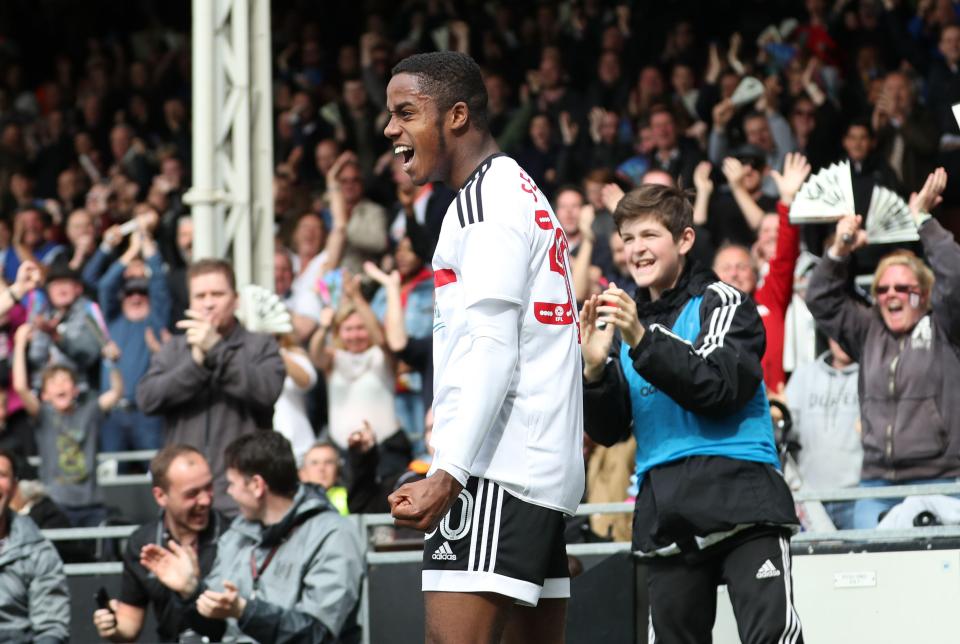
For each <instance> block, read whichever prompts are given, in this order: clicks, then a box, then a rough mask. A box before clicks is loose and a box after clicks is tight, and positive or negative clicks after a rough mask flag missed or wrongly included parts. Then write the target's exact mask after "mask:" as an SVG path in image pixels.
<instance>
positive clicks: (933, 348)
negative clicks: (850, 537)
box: [807, 168, 960, 528]
mask: <svg viewBox="0 0 960 644" xmlns="http://www.w3.org/2000/svg"><path fill="white" fill-rule="evenodd" d="M946 184H947V173H946V172H945V171H944V170H943V168H938V169H937V170H936V171H935V172H933V173H931V174H930V176H929V177H927V180H926V183H924V185H923V188H922V189H921V190H920V192H919V193H914V194H913V195H911V197H910V212H911V214H912V215H913V218H914V221H915V222H916V223H917V229H918V233H919V235H920V241H921V243H922V244H923V250H924V254H925V256H926V258H927V261H928V262H929V263H930V267H928V266H927V265H926V264H924V263H923V262H922V261H921V260H920V259H919V258H917V256H916V255H914V254H913V253H911V252H910V251H904V250H900V251H895V252H893V253H891V254H889V255H887V256H886V257H884V258H883V259H882V260H881V261H880V264H879V265H878V266H877V270H876V272H875V273H874V277H873V287H872V292H873V297H874V302H875V303H874V305H873V307H869V308H868V307H866V306H864V305H863V304H861V303H859V302H858V301H856V300H855V299H853V297H852V296H851V295H850V293H849V292H848V291H847V289H846V284H847V263H848V259H849V256H850V254H851V253H852V252H853V251H855V250H856V249H858V248H860V247H862V246H864V245H866V244H867V243H868V242H869V240H868V239H867V234H866V232H865V231H864V230H863V229H861V227H860V226H861V223H862V220H861V217H860V216H859V215H856V216H854V215H850V216H847V217H844V218H843V219H841V220H840V221H839V222H837V230H836V238H835V240H834V242H833V245H832V246H831V247H830V249H829V250H828V251H827V253H826V255H825V256H824V258H823V261H822V262H821V263H820V265H819V266H818V267H817V268H816V270H815V271H814V273H813V276H812V277H811V278H810V285H809V287H808V289H807V305H808V306H809V308H810V312H811V313H812V314H813V317H814V318H815V319H816V321H817V324H818V325H819V326H820V328H822V329H824V330H825V331H826V332H827V334H828V335H829V336H830V337H831V338H833V339H834V340H836V341H837V342H838V343H839V344H840V346H841V347H843V349H844V351H846V352H847V353H848V354H849V355H850V356H851V357H852V358H853V359H854V360H855V361H856V362H859V363H860V382H859V394H860V415H861V428H862V435H861V438H862V441H863V468H862V471H861V482H860V485H861V486H863V487H879V486H886V485H903V484H912V483H946V482H952V481H955V480H956V479H957V478H958V477H960V396H957V395H956V387H957V383H958V382H960V245H958V244H957V243H956V242H955V241H954V238H953V235H952V234H951V233H950V232H949V231H947V230H945V229H944V228H943V227H942V226H941V225H940V223H939V222H937V220H935V219H933V218H932V217H931V216H930V210H932V209H933V207H934V206H936V205H937V204H939V203H940V200H941V198H940V194H941V193H942V192H943V190H944V188H945V187H946ZM931 269H932V270H931ZM898 502H899V501H898V500H895V499H864V500H860V501H857V503H856V506H855V507H854V517H853V523H854V526H853V527H854V528H872V527H875V526H876V525H877V523H878V521H879V519H878V517H879V515H880V514H881V513H882V512H884V511H886V510H888V509H889V508H891V507H893V506H894V505H896V504H897V503H898Z"/></svg>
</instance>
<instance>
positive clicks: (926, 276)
mask: <svg viewBox="0 0 960 644" xmlns="http://www.w3.org/2000/svg"><path fill="white" fill-rule="evenodd" d="M891 266H906V267H907V268H908V269H910V270H911V271H912V272H913V274H914V275H915V276H916V277H917V283H918V284H919V285H920V296H921V298H922V299H923V300H924V301H925V302H926V308H928V309H929V308H930V291H932V290H933V279H934V278H933V271H932V270H930V267H929V266H927V265H926V264H924V263H923V260H921V259H920V258H919V257H917V256H916V255H915V254H914V253H913V251H910V250H906V249H900V250H895V251H893V252H892V253H890V254H889V255H885V256H884V257H883V259H881V260H880V263H879V264H877V270H876V271H874V273H873V283H872V284H871V285H870V295H872V296H873V298H874V299H876V298H877V286H878V285H879V284H880V278H881V277H882V276H883V274H884V273H885V272H886V270H887V269H888V268H890V267H891Z"/></svg>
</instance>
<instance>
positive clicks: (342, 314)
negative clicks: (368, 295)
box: [330, 298, 357, 349]
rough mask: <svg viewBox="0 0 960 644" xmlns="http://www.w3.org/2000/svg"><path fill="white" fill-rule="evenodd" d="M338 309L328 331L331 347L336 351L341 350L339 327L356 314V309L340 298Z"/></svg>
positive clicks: (341, 341)
mask: <svg viewBox="0 0 960 644" xmlns="http://www.w3.org/2000/svg"><path fill="white" fill-rule="evenodd" d="M341 300H342V301H341V303H340V307H339V308H338V309H337V313H336V315H334V316H333V325H332V326H331V329H330V334H331V336H332V337H331V341H332V342H333V346H334V347H336V348H337V349H343V348H344V347H343V340H341V339H340V327H341V326H342V325H343V323H344V321H345V320H346V319H347V318H348V317H350V316H351V315H353V314H354V313H357V307H356V306H354V305H353V304H347V303H346V298H341Z"/></svg>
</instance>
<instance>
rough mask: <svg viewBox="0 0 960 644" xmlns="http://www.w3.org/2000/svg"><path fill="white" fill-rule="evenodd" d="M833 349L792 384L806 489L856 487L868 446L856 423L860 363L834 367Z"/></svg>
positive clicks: (797, 374)
mask: <svg viewBox="0 0 960 644" xmlns="http://www.w3.org/2000/svg"><path fill="white" fill-rule="evenodd" d="M830 362H831V354H830V352H829V351H827V352H826V353H823V354H822V355H820V356H818V357H817V359H816V360H815V361H813V362H810V363H807V364H804V365H801V366H800V367H798V368H797V370H796V371H795V372H794V374H793V377H791V378H790V382H788V383H787V389H786V394H787V406H788V407H789V408H790V416H791V418H792V419H793V431H794V433H795V434H796V436H797V439H798V440H799V442H800V448H801V449H800V452H799V454H798V455H797V467H798V468H799V470H800V476H801V478H802V479H803V485H804V488H805V489H811V490H826V489H831V488H838V487H853V486H855V485H857V484H858V483H859V482H860V467H861V465H862V464H863V446H862V445H861V444H860V433H859V432H858V431H857V427H856V426H857V421H858V420H859V419H860V399H859V397H858V396H857V378H858V376H859V372H860V367H859V365H857V364H856V363H854V364H851V365H848V366H846V367H844V368H843V369H837V368H835V367H833V366H832V365H831V364H830Z"/></svg>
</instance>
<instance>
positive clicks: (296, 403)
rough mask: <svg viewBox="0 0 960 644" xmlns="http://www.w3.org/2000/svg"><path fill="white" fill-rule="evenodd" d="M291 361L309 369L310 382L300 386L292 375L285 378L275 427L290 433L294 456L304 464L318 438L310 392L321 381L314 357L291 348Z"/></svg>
mask: <svg viewBox="0 0 960 644" xmlns="http://www.w3.org/2000/svg"><path fill="white" fill-rule="evenodd" d="M280 351H284V352H287V355H288V356H289V358H290V359H291V360H293V361H294V362H295V363H297V366H299V367H300V368H301V369H303V370H304V371H306V372H307V376H308V378H309V381H308V382H307V385H306V387H303V388H300V387H298V386H297V383H295V382H294V381H293V378H291V377H290V376H289V375H288V376H287V377H285V378H284V379H283V390H282V391H281V392H280V397H279V398H277V403H276V405H275V406H274V408H273V428H274V429H275V430H276V431H278V432H279V433H281V434H283V435H284V436H286V438H287V440H288V441H290V446H291V447H292V448H293V455H294V456H295V457H296V459H297V465H300V464H301V462H302V460H303V456H304V454H306V453H307V452H308V451H309V450H310V448H311V447H312V446H313V444H314V443H315V442H316V440H317V437H316V435H314V433H313V426H312V425H311V424H310V419H309V417H308V416H307V393H308V392H309V391H310V390H311V389H312V388H313V386H314V385H315V384H317V370H316V369H314V368H313V363H311V362H310V358H308V357H307V356H306V355H304V354H302V353H300V352H298V351H287V350H286V349H280Z"/></svg>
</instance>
